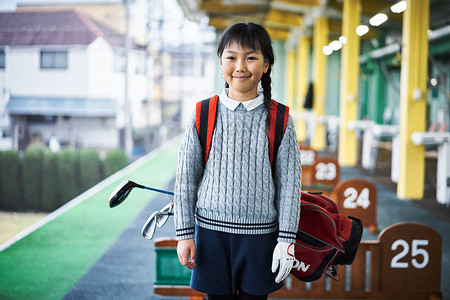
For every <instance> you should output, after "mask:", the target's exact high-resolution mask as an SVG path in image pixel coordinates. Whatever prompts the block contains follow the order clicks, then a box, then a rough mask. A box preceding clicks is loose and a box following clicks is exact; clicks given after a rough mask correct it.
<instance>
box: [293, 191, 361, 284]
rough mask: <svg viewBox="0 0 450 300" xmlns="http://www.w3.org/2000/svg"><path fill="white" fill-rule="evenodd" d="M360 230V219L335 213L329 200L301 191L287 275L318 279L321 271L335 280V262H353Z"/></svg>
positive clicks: (305, 279)
mask: <svg viewBox="0 0 450 300" xmlns="http://www.w3.org/2000/svg"><path fill="white" fill-rule="evenodd" d="M362 232H363V226H362V223H361V221H360V220H359V219H356V218H352V217H346V216H344V215H342V214H339V211H338V207H337V205H336V203H335V202H334V201H333V200H332V199H330V198H328V197H326V196H324V195H322V194H313V193H307V192H302V194H301V211H300V223H299V225H298V231H297V238H296V242H295V263H294V267H293V268H292V270H291V274H292V275H294V276H295V277H297V278H298V279H299V280H301V281H306V282H309V281H315V280H318V279H319V278H320V277H321V276H322V274H323V273H325V274H326V275H328V276H330V277H332V278H333V279H336V280H337V279H338V275H337V273H336V268H335V265H350V264H351V263H352V262H353V259H354V258H355V255H356V251H357V250H358V246H359V243H360V242H361V237H362Z"/></svg>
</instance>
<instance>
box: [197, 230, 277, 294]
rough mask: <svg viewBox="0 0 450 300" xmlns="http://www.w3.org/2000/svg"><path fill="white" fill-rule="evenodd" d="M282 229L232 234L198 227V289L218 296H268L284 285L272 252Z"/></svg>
mask: <svg viewBox="0 0 450 300" xmlns="http://www.w3.org/2000/svg"><path fill="white" fill-rule="evenodd" d="M277 237H278V232H273V233H269V234H259V235H251V234H231V233H225V232H220V231H215V230H209V229H205V228H202V227H199V226H197V225H196V226H195V245H196V249H197V251H196V258H195V262H196V264H197V266H196V267H195V269H194V270H193V272H192V277H191V287H192V288H193V289H194V290H197V291H200V292H203V293H207V294H215V295H226V294H236V293H237V291H238V290H243V291H244V292H246V293H247V294H252V295H264V294H269V293H272V292H274V291H276V290H278V289H280V288H281V287H282V286H283V282H280V283H275V277H276V275H277V272H275V273H272V271H271V267H272V254H273V250H274V249H275V246H276V244H277Z"/></svg>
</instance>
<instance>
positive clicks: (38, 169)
mask: <svg viewBox="0 0 450 300" xmlns="http://www.w3.org/2000/svg"><path fill="white" fill-rule="evenodd" d="M43 156H44V148H43V147H42V146H41V145H40V144H32V145H31V146H29V147H27V148H26V149H25V153H24V155H23V204H24V206H25V207H26V208H28V209H32V210H36V209H39V208H41V206H42V184H43V181H44V176H42V173H43V165H42V163H43Z"/></svg>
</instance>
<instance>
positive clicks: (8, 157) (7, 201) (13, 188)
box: [0, 150, 22, 210]
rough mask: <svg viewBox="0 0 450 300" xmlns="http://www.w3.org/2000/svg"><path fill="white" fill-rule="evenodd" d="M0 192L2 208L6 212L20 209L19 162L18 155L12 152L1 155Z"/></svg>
mask: <svg viewBox="0 0 450 300" xmlns="http://www.w3.org/2000/svg"><path fill="white" fill-rule="evenodd" d="M1 159H2V163H1V165H0V178H1V179H2V180H1V182H0V185H1V187H0V190H1V191H2V199H3V201H2V203H3V207H4V208H5V209H8V210H19V209H21V208H22V184H21V180H20V179H21V161H20V157H19V154H18V153H17V152H16V151H13V150H7V151H4V152H3V153H2V155H1Z"/></svg>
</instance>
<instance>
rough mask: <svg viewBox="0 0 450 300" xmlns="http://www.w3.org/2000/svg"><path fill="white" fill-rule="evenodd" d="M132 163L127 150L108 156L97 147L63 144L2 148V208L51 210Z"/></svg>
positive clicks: (0, 162)
mask: <svg viewBox="0 0 450 300" xmlns="http://www.w3.org/2000/svg"><path fill="white" fill-rule="evenodd" d="M127 165H128V160H127V158H126V155H125V153H124V151H123V150H121V149H113V150H110V151H108V152H107V153H106V157H105V159H104V160H102V159H101V158H100V155H99V153H98V152H97V151H96V150H94V149H81V150H79V151H77V150H74V149H72V148H63V149H62V150H61V151H59V152H57V153H53V152H51V151H50V150H49V149H48V148H44V147H43V146H41V145H31V146H29V147H27V148H26V149H25V152H24V155H23V158H22V159H21V158H20V156H19V154H18V153H17V152H16V151H14V150H8V151H3V152H0V209H3V210H11V211H27V210H33V211H46V212H50V211H53V210H55V209H56V208H58V207H60V206H61V205H63V204H65V203H66V202H68V201H70V200H72V199H73V198H74V197H76V196H78V195H79V194H80V193H82V192H84V191H85V190H87V189H89V188H90V187H92V186H93V185H95V184H97V183H98V182H100V181H101V180H102V179H103V178H105V177H106V176H110V175H111V174H113V173H115V172H117V171H119V170H120V169H122V168H124V167H126V166H127Z"/></svg>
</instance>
